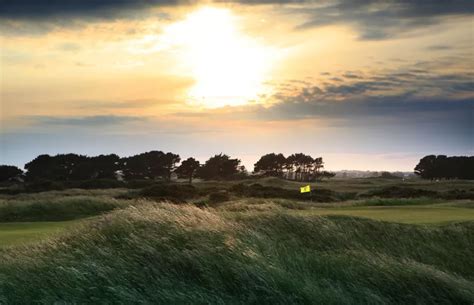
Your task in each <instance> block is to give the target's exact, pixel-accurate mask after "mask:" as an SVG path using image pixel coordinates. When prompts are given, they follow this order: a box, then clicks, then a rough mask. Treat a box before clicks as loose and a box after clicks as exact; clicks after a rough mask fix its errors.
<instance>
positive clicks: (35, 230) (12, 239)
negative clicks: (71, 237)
mask: <svg viewBox="0 0 474 305" xmlns="http://www.w3.org/2000/svg"><path fill="white" fill-rule="evenodd" d="M76 223H78V221H55V222H51V221H49V222H48V221H44V222H12V223H0V247H3V246H13V245H19V244H25V243H30V242H34V241H38V240H40V239H44V238H47V237H50V236H52V235H54V234H55V233H60V232H63V231H64V230H65V229H67V228H69V227H71V226H72V225H74V224H76Z"/></svg>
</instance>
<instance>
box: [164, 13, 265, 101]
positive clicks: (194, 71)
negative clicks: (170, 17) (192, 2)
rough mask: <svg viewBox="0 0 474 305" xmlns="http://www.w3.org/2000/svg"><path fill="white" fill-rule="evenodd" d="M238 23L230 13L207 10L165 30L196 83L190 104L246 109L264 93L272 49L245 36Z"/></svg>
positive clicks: (191, 15)
mask: <svg viewBox="0 0 474 305" xmlns="http://www.w3.org/2000/svg"><path fill="white" fill-rule="evenodd" d="M237 21H238V20H237V18H236V17H235V16H234V15H232V13H231V12H230V11H229V10H227V9H221V8H212V7H205V8H201V9H199V10H198V11H195V12H193V13H191V14H189V15H188V16H187V17H186V18H185V19H184V20H183V21H180V22H177V23H174V24H171V25H170V26H168V27H167V28H166V29H165V35H166V36H167V37H169V39H170V40H172V41H173V44H176V45H178V46H179V48H178V49H179V50H181V51H180V52H179V53H180V55H181V56H182V60H183V61H184V62H185V63H187V64H188V66H189V69H190V72H191V77H192V78H194V79H195V84H194V86H193V87H192V88H191V89H190V91H189V92H188V98H189V102H190V103H191V104H195V105H201V106H204V107H208V108H217V107H223V106H229V105H230V106H235V105H243V104H246V103H248V102H250V101H251V100H254V99H256V98H257V97H258V95H259V94H262V93H264V86H263V82H264V79H265V75H266V74H268V72H269V68H270V63H271V61H272V57H273V53H274V50H273V49H271V48H269V47H264V46H263V45H262V44H260V43H258V41H257V40H255V39H252V38H251V37H249V36H246V35H244V34H243V33H241V32H240V31H239V30H238V27H237Z"/></svg>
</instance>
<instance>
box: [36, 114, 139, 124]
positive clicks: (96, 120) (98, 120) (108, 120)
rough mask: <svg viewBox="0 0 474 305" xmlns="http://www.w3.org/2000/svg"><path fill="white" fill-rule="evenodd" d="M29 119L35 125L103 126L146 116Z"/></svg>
mask: <svg viewBox="0 0 474 305" xmlns="http://www.w3.org/2000/svg"><path fill="white" fill-rule="evenodd" d="M27 119H28V120H29V121H30V122H32V123H33V124H34V125H40V126H71V127H102V126H109V125H122V124H126V123H130V122H136V121H143V120H145V119H146V118H143V117H135V116H116V115H96V116H83V117H70V116H67V117H60V116H29V117H28V118H27Z"/></svg>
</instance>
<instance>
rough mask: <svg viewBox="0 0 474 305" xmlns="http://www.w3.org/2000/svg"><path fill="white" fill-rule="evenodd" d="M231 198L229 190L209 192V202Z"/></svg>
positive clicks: (218, 201) (219, 201)
mask: <svg viewBox="0 0 474 305" xmlns="http://www.w3.org/2000/svg"><path fill="white" fill-rule="evenodd" d="M229 200H230V195H229V193H228V192H227V191H220V192H215V193H211V194H209V203H221V202H225V201H229Z"/></svg>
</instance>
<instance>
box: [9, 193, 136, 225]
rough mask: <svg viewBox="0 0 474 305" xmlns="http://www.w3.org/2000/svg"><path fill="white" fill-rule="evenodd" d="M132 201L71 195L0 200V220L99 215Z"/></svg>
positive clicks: (53, 218)
mask: <svg viewBox="0 0 474 305" xmlns="http://www.w3.org/2000/svg"><path fill="white" fill-rule="evenodd" d="M129 204H130V203H129V202H128V201H125V200H117V199H113V198H105V197H93V196H70V197H51V198H47V197H46V198H44V199H37V200H34V199H31V200H28V199H26V200H4V201H0V222H18V221H59V220H71V219H78V218H83V217H87V216H91V215H98V214H101V213H105V212H108V211H111V210H114V209H117V208H123V207H126V206H128V205H129Z"/></svg>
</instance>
